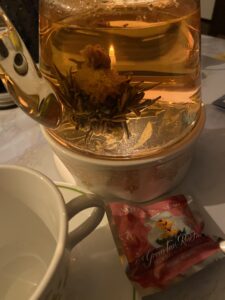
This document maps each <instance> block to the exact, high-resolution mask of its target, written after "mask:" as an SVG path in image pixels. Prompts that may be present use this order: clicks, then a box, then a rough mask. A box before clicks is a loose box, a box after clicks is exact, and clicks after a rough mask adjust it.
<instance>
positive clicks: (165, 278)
mask: <svg viewBox="0 0 225 300" xmlns="http://www.w3.org/2000/svg"><path fill="white" fill-rule="evenodd" d="M192 206H193V202H192V200H191V198H190V197H188V196H184V195H178V196H173V197H170V198H167V199H164V200H162V201H158V202H151V203H150V204H147V205H142V206H141V205H130V204H124V203H121V202H120V203H119V202H118V203H111V204H109V205H108V206H107V214H108V218H109V223H110V226H111V230H112V233H113V236H114V239H115V242H116V245H117V247H118V251H119V254H120V257H121V261H122V264H123V266H124V268H125V271H126V274H127V276H128V278H129V279H130V281H131V282H132V283H133V285H134V286H135V288H136V289H137V290H138V291H139V293H140V294H141V295H142V296H145V295H150V294H153V293H156V292H159V291H161V290H163V289H165V288H166V287H168V286H169V285H171V284H173V283H176V282H178V281H180V280H183V279H184V278H185V277H188V276H190V275H191V274H194V273H196V272H198V271H199V270H201V269H203V268H205V267H206V266H207V265H208V264H210V263H212V262H213V261H215V260H218V259H222V258H224V249H225V248H224V241H223V240H222V239H220V238H217V237H211V236H209V235H207V233H205V232H204V222H203V220H202V219H201V218H200V217H199V214H198V213H196V212H195V210H193V209H192Z"/></svg>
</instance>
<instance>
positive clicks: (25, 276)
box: [0, 166, 104, 300]
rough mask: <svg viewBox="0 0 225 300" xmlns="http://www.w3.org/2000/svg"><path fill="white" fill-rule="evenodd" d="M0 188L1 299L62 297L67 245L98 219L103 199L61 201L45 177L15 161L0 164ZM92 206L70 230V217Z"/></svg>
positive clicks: (57, 191)
mask: <svg viewBox="0 0 225 300" xmlns="http://www.w3.org/2000/svg"><path fill="white" fill-rule="evenodd" d="M0 193H1V198H0V299H2V300H3V299H4V300H27V299H29V300H37V299H38V300H52V299H54V300H56V299H57V300H59V299H63V291H64V288H65V284H66V279H67V275H68V266H69V257H70V255H69V254H70V250H71V248H73V247H74V246H75V245H76V244H77V243H78V242H79V241H81V240H82V239H83V238H84V237H86V236H87V235H88V234H89V233H90V232H91V231H93V230H94V229H95V227H96V226H97V225H98V224H99V223H100V221H101V220H102V218H103V215H104V208H103V206H102V205H101V201H99V200H97V199H96V198H95V197H94V196H87V195H85V196H81V197H78V198H76V199H74V200H71V201H70V202H69V203H68V204H67V205H65V203H64V201H63V197H62V195H61V193H60V192H59V190H58V189H57V188H56V186H55V185H54V184H53V183H52V182H51V181H50V180H49V179H48V178H46V177H45V176H44V175H42V174H40V173H38V172H36V171H33V170H30V169H26V168H23V167H18V166H0ZM90 207H96V209H95V210H94V211H93V213H92V215H91V216H90V217H89V218H88V219H87V220H86V221H85V222H84V223H83V224H81V225H80V226H79V227H78V228H77V229H75V230H74V231H73V232H72V233H71V234H69V235H68V220H69V219H71V218H72V217H73V216H75V215H76V214H78V213H79V212H80V211H81V210H84V209H86V208H90Z"/></svg>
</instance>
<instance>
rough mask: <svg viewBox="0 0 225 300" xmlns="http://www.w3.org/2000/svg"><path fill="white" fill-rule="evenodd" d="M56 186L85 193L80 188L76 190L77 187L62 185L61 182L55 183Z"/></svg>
mask: <svg viewBox="0 0 225 300" xmlns="http://www.w3.org/2000/svg"><path fill="white" fill-rule="evenodd" d="M56 186H57V187H58V188H61V189H66V190H70V191H74V192H77V193H80V194H82V195H85V193H84V192H83V191H80V190H78V189H77V188H74V187H69V186H66V185H62V184H56Z"/></svg>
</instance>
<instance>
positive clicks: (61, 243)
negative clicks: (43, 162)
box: [0, 164, 68, 300]
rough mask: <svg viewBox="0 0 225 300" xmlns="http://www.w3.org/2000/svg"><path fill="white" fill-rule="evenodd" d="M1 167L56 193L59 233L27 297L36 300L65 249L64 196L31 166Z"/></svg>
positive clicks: (66, 226)
mask: <svg viewBox="0 0 225 300" xmlns="http://www.w3.org/2000/svg"><path fill="white" fill-rule="evenodd" d="M2 169H7V170H18V171H22V172H26V173H29V174H31V175H33V176H36V177H38V178H39V179H40V180H42V181H44V182H45V183H46V184H47V185H48V186H49V187H50V188H51V190H52V191H53V192H54V193H55V194H56V195H57V199H58V204H59V209H60V211H61V212H62V213H60V214H59V235H58V239H57V240H56V247H55V250H54V253H53V255H52V258H51V260H50V263H49V265H48V268H47V271H46V272H45V274H44V276H43V278H42V279H41V280H40V282H39V283H38V285H37V287H36V289H35V290H34V292H33V294H32V295H31V297H30V298H29V300H38V299H39V298H40V297H41V296H42V294H43V292H44V291H45V289H46V288H47V286H48V284H49V282H50V281H51V279H52V277H53V276H54V274H55V271H56V269H57V267H58V265H59V263H60V260H61V258H62V256H63V254H64V251H65V247H66V239H67V232H68V222H67V213H66V207H65V202H64V198H63V196H62V193H61V192H60V190H59V189H58V188H57V186H56V185H55V184H54V182H53V181H52V180H51V179H49V178H48V177H47V176H46V175H44V174H42V173H41V172H39V171H37V170H33V169H31V168H28V167H24V166H18V165H5V164H0V171H1V170H2Z"/></svg>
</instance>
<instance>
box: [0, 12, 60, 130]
mask: <svg viewBox="0 0 225 300" xmlns="http://www.w3.org/2000/svg"><path fill="white" fill-rule="evenodd" d="M0 78H1V79H2V82H3V84H4V85H5V87H6V89H7V90H8V92H9V93H10V94H11V95H12V96H13V98H14V101H15V102H16V104H17V105H18V106H19V107H20V108H22V110H23V111H24V112H25V113H27V114H28V115H29V116H30V117H31V118H33V119H34V120H36V121H38V122H39V123H41V124H42V125H44V126H46V127H50V128H56V127H57V126H58V125H59V124H60V122H61V119H62V112H63V107H62V104H61V102H60V100H59V99H58V98H57V96H56V94H55V92H54V90H53V88H52V87H51V85H50V83H49V82H48V81H47V80H46V79H45V78H44V77H43V76H42V74H41V72H40V71H39V70H38V68H37V66H36V64H35V63H34V61H33V59H32V58H31V55H30V53H29V52H28V50H27V48H26V46H25V44H24V42H23V40H22V39H21V37H20V35H19V34H18V32H17V31H16V29H15V28H14V26H13V25H12V23H11V22H10V20H9V19H8V17H7V16H6V14H5V12H4V11H3V10H2V8H1V7H0Z"/></svg>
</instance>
